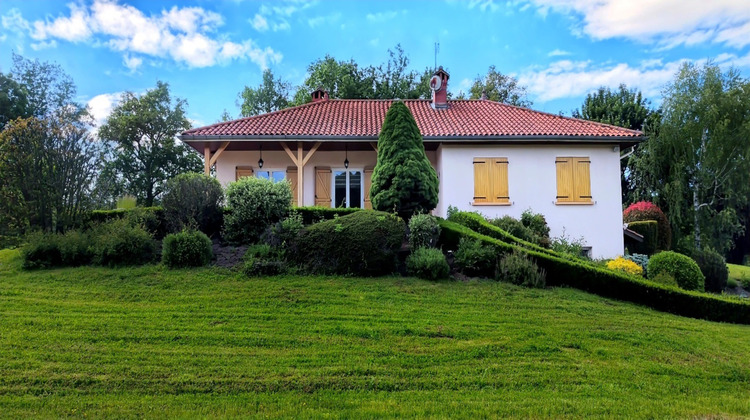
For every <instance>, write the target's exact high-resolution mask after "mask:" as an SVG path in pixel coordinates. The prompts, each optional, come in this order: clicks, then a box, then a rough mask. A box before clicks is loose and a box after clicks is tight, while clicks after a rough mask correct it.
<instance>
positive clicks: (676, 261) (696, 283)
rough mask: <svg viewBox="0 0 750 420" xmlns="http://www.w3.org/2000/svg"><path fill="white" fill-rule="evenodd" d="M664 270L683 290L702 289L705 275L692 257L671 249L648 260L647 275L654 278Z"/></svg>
mask: <svg viewBox="0 0 750 420" xmlns="http://www.w3.org/2000/svg"><path fill="white" fill-rule="evenodd" d="M662 272H665V273H667V274H669V275H671V276H672V277H674V279H675V281H677V285H678V286H680V288H682V289H685V290H698V291H701V292H702V291H703V290H704V281H705V277H704V276H703V273H701V269H700V268H699V267H698V264H696V263H695V261H693V259H692V258H690V257H687V256H685V255H682V254H678V253H676V252H672V251H663V252H660V253H658V254H656V255H654V256H652V257H651V258H650V259H649V260H648V277H649V279H654V278H656V277H657V276H658V275H659V274H660V273H662Z"/></svg>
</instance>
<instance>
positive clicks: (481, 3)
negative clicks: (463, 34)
mask: <svg viewBox="0 0 750 420" xmlns="http://www.w3.org/2000/svg"><path fill="white" fill-rule="evenodd" d="M475 7H477V8H479V10H481V11H483V12H486V11H490V12H496V11H498V10H499V9H500V6H498V5H497V3H495V0H471V1H470V2H469V9H473V8H475Z"/></svg>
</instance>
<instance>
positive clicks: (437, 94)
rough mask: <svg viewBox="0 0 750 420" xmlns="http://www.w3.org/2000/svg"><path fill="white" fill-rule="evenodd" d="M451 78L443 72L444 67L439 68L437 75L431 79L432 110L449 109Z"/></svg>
mask: <svg viewBox="0 0 750 420" xmlns="http://www.w3.org/2000/svg"><path fill="white" fill-rule="evenodd" d="M450 77H451V76H450V75H449V74H448V72H446V71H445V70H443V66H440V67H438V69H437V71H436V72H435V74H434V75H433V76H432V78H431V79H430V89H432V108H434V109H444V108H448V79H449V78H450Z"/></svg>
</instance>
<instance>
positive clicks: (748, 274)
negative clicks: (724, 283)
mask: <svg viewBox="0 0 750 420" xmlns="http://www.w3.org/2000/svg"><path fill="white" fill-rule="evenodd" d="M727 267H729V278H732V279H735V280H736V281H737V283H738V284H740V285H742V284H744V282H747V281H750V267H748V266H745V265H737V264H727Z"/></svg>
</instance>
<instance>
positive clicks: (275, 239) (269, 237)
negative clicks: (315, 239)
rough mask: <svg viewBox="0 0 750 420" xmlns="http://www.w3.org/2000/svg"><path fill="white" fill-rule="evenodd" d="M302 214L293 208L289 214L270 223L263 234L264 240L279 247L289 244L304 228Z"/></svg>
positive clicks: (282, 247) (285, 247)
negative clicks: (274, 222) (273, 223)
mask: <svg viewBox="0 0 750 420" xmlns="http://www.w3.org/2000/svg"><path fill="white" fill-rule="evenodd" d="M304 227H305V225H304V223H303V222H302V215H301V214H299V213H297V212H296V211H295V210H293V211H292V212H291V213H290V214H289V216H287V217H285V218H283V219H281V220H280V221H279V222H277V223H276V224H275V225H272V226H271V227H270V228H269V229H268V230H267V231H266V234H265V238H264V242H266V243H267V244H269V245H271V246H273V247H276V248H281V249H287V248H288V247H289V246H291V245H292V244H293V243H294V241H295V240H296V239H297V236H299V233H300V232H301V231H302V229H304Z"/></svg>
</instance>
